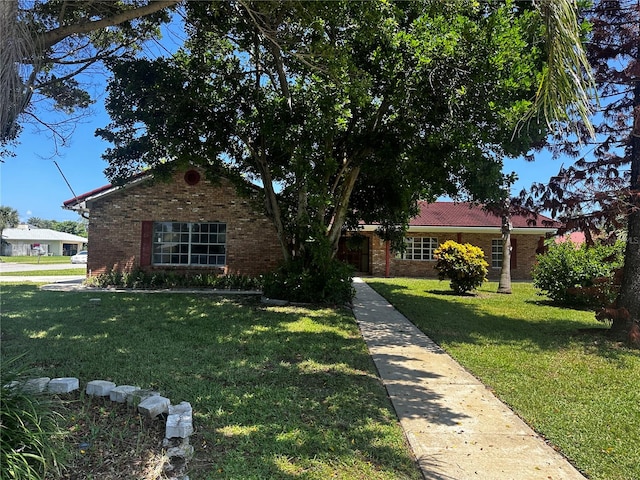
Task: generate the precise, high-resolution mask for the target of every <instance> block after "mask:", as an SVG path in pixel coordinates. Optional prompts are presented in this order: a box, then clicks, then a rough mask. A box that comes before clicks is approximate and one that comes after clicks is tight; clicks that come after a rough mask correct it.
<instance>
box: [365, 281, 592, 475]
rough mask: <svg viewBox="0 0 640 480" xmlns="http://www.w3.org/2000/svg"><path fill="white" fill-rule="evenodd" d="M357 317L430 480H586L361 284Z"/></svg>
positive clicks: (468, 375) (446, 356)
mask: <svg viewBox="0 0 640 480" xmlns="http://www.w3.org/2000/svg"><path fill="white" fill-rule="evenodd" d="M354 286H355V288H356V292H357V294H356V298H355V300H354V313H355V316H356V319H357V321H358V324H359V326H360V330H361V332H362V336H363V337H364V339H365V341H366V342H367V345H368V347H369V352H370V353H371V356H372V358H373V360H374V362H375V364H376V367H377V369H378V373H379V375H380V377H381V379H382V381H383V383H384V385H385V387H386V389H387V392H388V394H389V397H390V398H391V401H392V403H393V406H394V408H395V410H396V413H397V415H398V418H399V419H400V423H401V425H402V428H403V429H404V431H405V434H406V436H407V438H408V440H409V443H410V445H411V448H412V449H413V452H414V454H415V455H416V458H417V461H418V463H419V465H420V468H421V469H422V473H423V475H424V477H425V478H426V479H429V480H431V479H434V480H435V479H438V480H468V479H483V480H516V479H517V480H561V479H565V480H584V479H585V477H583V476H582V475H581V474H580V473H579V472H578V471H577V470H576V469H575V468H574V467H573V466H572V465H571V464H570V463H569V462H567V460H566V459H565V458H564V457H562V456H561V455H560V454H558V453H557V452H556V451H555V450H554V449H553V448H551V447H549V446H548V445H547V444H546V443H545V441H544V439H542V438H541V437H540V436H539V435H537V434H536V433H535V432H534V431H533V430H532V429H531V428H529V427H528V426H527V425H526V424H525V423H524V422H523V421H522V420H521V419H520V418H519V417H518V416H517V415H515V414H514V413H513V412H512V411H511V410H510V409H509V408H507V407H506V406H505V405H504V404H503V403H502V402H500V401H499V400H498V399H497V398H496V397H495V396H494V395H493V394H492V393H491V392H490V391H489V390H488V389H487V388H486V387H485V386H484V385H483V384H482V383H480V382H479V381H478V380H477V379H476V378H475V377H474V376H473V375H471V374H469V373H468V372H467V371H466V370H464V369H463V368H462V367H461V366H460V365H459V364H458V363H456V362H455V361H454V360H453V359H452V358H451V357H450V356H449V355H447V354H446V353H445V352H444V351H443V350H442V349H441V348H440V347H438V346H437V345H436V344H435V343H434V342H433V341H432V340H431V339H429V338H428V337H427V336H426V335H424V334H423V333H422V332H420V330H418V329H417V328H416V327H415V326H414V325H413V324H412V323H411V322H409V320H407V318H406V317H404V316H403V315H402V314H400V313H399V312H398V311H397V310H395V309H394V308H393V307H392V306H391V305H390V304H389V303H388V302H387V301H386V300H385V299H384V298H383V297H382V296H380V295H378V294H377V293H376V292H375V291H374V290H373V289H372V288H371V287H369V286H368V285H367V284H366V283H364V282H363V281H362V280H361V279H359V278H356V279H354Z"/></svg>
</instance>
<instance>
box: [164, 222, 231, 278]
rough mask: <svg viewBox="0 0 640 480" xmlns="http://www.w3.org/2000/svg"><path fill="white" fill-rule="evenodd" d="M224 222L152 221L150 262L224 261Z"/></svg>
mask: <svg viewBox="0 0 640 480" xmlns="http://www.w3.org/2000/svg"><path fill="white" fill-rule="evenodd" d="M226 250H227V224H226V223H219V222H209V223H187V222H155V223H154V224H153V254H152V258H153V264H154V265H189V266H191V265H202V266H214V267H223V266H225V264H226V260H227V259H226Z"/></svg>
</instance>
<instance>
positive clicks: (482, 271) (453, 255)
mask: <svg viewBox="0 0 640 480" xmlns="http://www.w3.org/2000/svg"><path fill="white" fill-rule="evenodd" d="M433 256H434V258H435V259H436V265H435V267H434V268H435V269H436V270H437V271H438V278H439V279H440V280H444V279H445V278H449V279H450V280H451V283H450V284H449V285H450V286H451V289H452V290H453V291H454V292H455V293H457V294H462V293H465V292H468V291H470V290H473V289H476V288H478V287H479V286H480V285H482V282H484V281H485V280H486V278H487V272H488V267H489V264H488V263H487V261H486V260H485V259H484V252H483V251H482V249H481V248H480V247H476V246H474V245H471V244H469V243H465V244H464V245H463V244H460V243H457V242H454V241H452V240H448V241H446V242H444V243H443V244H442V245H440V246H439V247H438V248H437V249H436V250H435V251H434V252H433Z"/></svg>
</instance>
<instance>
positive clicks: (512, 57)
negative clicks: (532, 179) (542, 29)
mask: <svg viewBox="0 0 640 480" xmlns="http://www.w3.org/2000/svg"><path fill="white" fill-rule="evenodd" d="M187 12H188V17H187V22H188V24H187V30H188V32H189V34H190V38H189V40H188V42H187V44H186V46H185V48H184V49H183V50H181V51H179V52H178V53H176V54H175V55H174V56H173V57H172V58H170V59H158V60H155V61H146V60H141V59H124V60H118V61H114V62H111V66H112V68H113V71H114V74H115V76H114V81H113V82H111V83H110V85H109V99H108V102H107V109H108V111H109V113H110V115H111V117H112V119H113V123H112V124H111V125H109V127H108V129H103V130H100V131H99V132H98V134H99V135H101V136H102V137H103V138H105V139H107V140H109V141H111V142H113V143H114V145H115V146H114V148H112V149H110V150H109V151H107V153H106V155H105V158H106V159H107V160H108V161H109V163H110V166H109V168H108V169H107V173H108V176H110V177H111V178H112V179H117V178H123V177H127V176H128V175H129V174H130V173H132V172H136V171H137V170H138V169H139V168H140V167H142V166H152V167H155V168H156V171H158V170H159V169H162V168H173V167H175V166H179V165H184V164H187V163H195V164H200V165H204V166H208V167H211V168H213V169H214V170H216V171H217V172H221V171H226V172H227V174H233V173H235V174H237V175H238V176H242V177H245V178H247V177H248V178H252V179H257V180H258V181H259V183H260V184H261V185H262V186H263V187H264V189H263V193H264V205H265V207H266V211H267V212H268V214H269V215H270V217H271V218H272V220H273V223H274V225H275V227H276V231H277V233H278V237H279V239H280V242H281V245H282V250H283V254H284V257H285V258H286V259H288V260H290V259H296V258H298V259H299V258H302V259H308V260H309V262H311V261H316V262H318V261H323V260H322V259H320V260H319V259H318V258H317V254H318V251H319V247H320V246H323V245H324V246H326V255H329V256H332V255H333V254H334V253H335V252H336V250H337V245H338V240H339V238H340V234H341V233H342V231H343V228H344V226H345V225H347V224H350V222H354V223H355V221H356V220H358V219H363V218H364V219H366V220H367V221H374V220H376V221H381V222H384V221H388V220H389V218H390V217H393V221H394V223H403V222H404V223H406V222H408V217H409V216H410V212H411V207H412V206H413V205H415V202H416V200H417V199H418V198H420V197H423V198H424V197H430V198H433V197H435V196H437V195H441V194H449V195H458V194H459V193H460V192H467V193H468V194H470V195H472V196H474V197H475V198H479V199H486V198H489V197H491V196H492V195H495V194H496V188H495V187H496V185H499V184H500V182H501V172H500V170H501V166H502V159H503V158H504V157H505V156H510V155H519V154H521V153H523V152H525V151H527V150H528V149H529V148H530V146H531V144H532V143H533V142H534V141H536V140H541V139H542V138H543V137H544V133H545V132H544V129H542V128H538V129H537V130H536V129H531V130H530V131H533V132H535V133H534V134H528V132H523V134H522V135H521V136H519V137H517V138H515V139H514V138H513V136H512V132H513V129H514V127H515V125H516V124H517V122H518V121H519V120H520V119H521V118H522V117H523V115H524V114H525V112H526V111H527V110H528V109H529V108H530V107H531V102H530V99H531V98H532V97H533V95H534V93H535V91H536V88H537V86H538V81H539V78H540V75H541V73H540V72H541V67H542V62H543V59H542V50H541V49H540V48H539V47H540V45H539V41H540V39H539V38H538V37H537V36H536V35H537V30H536V29H535V28H533V26H534V25H536V23H537V22H538V24H539V20H540V18H539V16H538V14H537V12H535V11H533V10H531V9H529V10H527V9H524V8H522V7H521V5H520V4H516V3H515V2H505V3H504V4H495V3H491V2H474V1H467V0H458V1H452V2H446V3H440V2H435V3H434V2H399V3H388V2H382V1H381V2H350V1H345V2H308V3H288V2H284V3H270V2H255V3H250V4H248V3H247V4H243V3H239V4H237V3H235V2H230V3H217V2H213V3H205V2H195V3H189V4H187Z"/></svg>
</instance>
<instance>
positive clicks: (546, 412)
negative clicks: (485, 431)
mask: <svg viewBox="0 0 640 480" xmlns="http://www.w3.org/2000/svg"><path fill="white" fill-rule="evenodd" d="M366 281H367V283H368V284H369V285H370V286H372V287H373V288H375V289H376V290H377V291H378V292H379V293H380V294H382V295H383V296H384V297H385V298H387V299H388V300H389V301H390V302H391V303H392V304H393V305H394V306H395V307H396V308H397V309H398V310H399V311H401V312H402V313H403V314H404V315H406V316H407V317H408V318H409V319H410V320H411V321H412V322H414V323H415V324H416V325H417V326H418V327H419V328H420V329H421V330H422V331H423V332H425V333H426V334H427V335H428V336H429V337H431V338H432V339H433V340H434V341H435V342H437V343H438V344H439V345H441V346H442V347H443V348H444V349H445V350H446V351H447V352H448V353H449V354H450V355H451V356H453V357H454V358H455V359H456V360H457V361H458V362H460V363H461V364H462V365H463V366H464V367H465V368H467V370H469V371H470V372H471V373H473V374H474V375H475V376H477V377H478V378H480V379H481V380H482V382H483V383H485V384H486V385H487V386H489V387H490V388H491V389H493V390H494V392H495V393H496V395H497V396H498V397H499V398H501V399H502V400H503V401H504V402H505V403H507V404H508V405H509V406H511V407H512V408H513V409H514V410H515V411H516V413H518V414H519V415H520V416H521V417H522V418H523V419H524V420H525V421H526V422H527V423H529V424H530V425H531V426H532V427H533V428H534V429H535V430H536V431H538V432H539V433H541V434H542V435H544V436H545V437H546V438H547V439H548V440H549V441H550V442H551V443H552V444H553V445H554V446H555V447H557V448H558V449H559V450H560V451H561V452H562V453H563V454H565V455H566V456H567V457H568V458H569V459H570V460H571V461H572V463H574V465H576V466H577V467H578V469H580V470H581V471H582V472H583V473H585V474H586V475H587V476H588V478H590V479H592V480H622V479H624V480H638V479H640V460H639V459H640V454H639V452H638V448H639V447H640V351H638V350H631V349H628V348H626V346H624V345H621V344H619V343H614V342H610V341H608V340H607V339H606V338H605V337H604V336H603V335H601V334H599V332H598V331H597V330H596V331H592V329H602V328H605V325H603V324H602V323H599V322H597V321H596V320H595V319H594V314H593V313H592V312H585V311H578V310H572V309H565V308H559V307H555V306H553V305H551V304H550V303H549V302H548V301H547V300H546V297H541V296H538V295H536V291H535V289H534V288H533V286H532V285H531V284H528V283H515V284H514V286H513V291H514V293H513V295H500V294H497V293H495V291H496V289H497V284H496V283H487V284H485V285H484V286H483V287H482V288H481V289H480V290H479V291H478V292H476V295H472V296H455V295H452V294H451V292H450V291H449V288H448V282H447V281H443V282H439V281H437V280H417V279H366ZM600 333H601V331H600Z"/></svg>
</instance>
